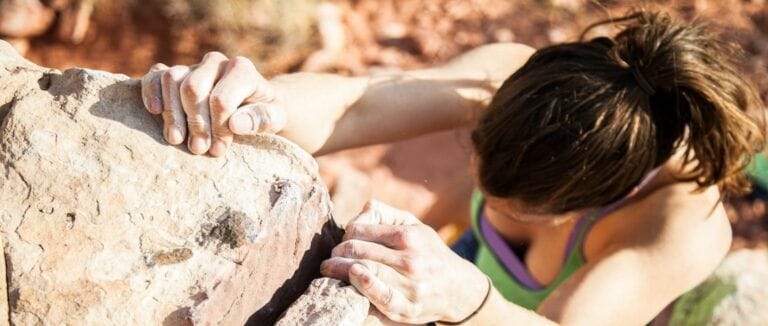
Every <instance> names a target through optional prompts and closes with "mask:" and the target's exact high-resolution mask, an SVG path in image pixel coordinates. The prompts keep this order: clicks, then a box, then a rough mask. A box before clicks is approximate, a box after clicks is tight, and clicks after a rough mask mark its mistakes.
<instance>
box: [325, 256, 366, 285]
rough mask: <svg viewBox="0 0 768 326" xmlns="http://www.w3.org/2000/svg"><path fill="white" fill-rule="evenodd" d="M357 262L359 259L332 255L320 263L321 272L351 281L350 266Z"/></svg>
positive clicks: (327, 275)
mask: <svg viewBox="0 0 768 326" xmlns="http://www.w3.org/2000/svg"><path fill="white" fill-rule="evenodd" d="M357 262H358V260H357V259H351V258H344V257H331V258H328V259H326V260H325V261H323V262H322V263H321V264H320V274H322V275H323V276H325V277H330V278H335V279H337V280H342V281H344V282H347V283H349V268H350V267H352V265H354V264H355V263H357Z"/></svg>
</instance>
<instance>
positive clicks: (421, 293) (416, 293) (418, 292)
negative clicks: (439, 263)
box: [412, 282, 428, 302]
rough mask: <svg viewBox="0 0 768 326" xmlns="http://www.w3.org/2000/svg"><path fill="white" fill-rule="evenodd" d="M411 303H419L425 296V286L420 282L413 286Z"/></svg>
mask: <svg viewBox="0 0 768 326" xmlns="http://www.w3.org/2000/svg"><path fill="white" fill-rule="evenodd" d="M412 291H413V293H412V294H413V299H414V300H413V301H416V302H420V301H421V300H422V299H424V298H426V297H427V296H428V295H427V292H428V290H427V285H426V284H424V283H422V282H417V283H416V284H414V285H413V289H412Z"/></svg>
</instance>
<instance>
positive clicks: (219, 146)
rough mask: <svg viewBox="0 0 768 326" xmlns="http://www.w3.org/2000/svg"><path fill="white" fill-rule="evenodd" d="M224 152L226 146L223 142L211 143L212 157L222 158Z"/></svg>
mask: <svg viewBox="0 0 768 326" xmlns="http://www.w3.org/2000/svg"><path fill="white" fill-rule="evenodd" d="M226 152H227V144H225V143H224V142H223V141H220V140H217V141H214V142H213V145H211V155H213V156H222V155H224V153H226Z"/></svg>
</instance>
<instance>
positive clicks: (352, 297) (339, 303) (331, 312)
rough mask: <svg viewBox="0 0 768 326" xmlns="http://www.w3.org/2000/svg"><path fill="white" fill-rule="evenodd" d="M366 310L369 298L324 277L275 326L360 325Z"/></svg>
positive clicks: (364, 317) (345, 285)
mask: <svg viewBox="0 0 768 326" xmlns="http://www.w3.org/2000/svg"><path fill="white" fill-rule="evenodd" d="M369 307H370V303H369V302H368V299H366V298H365V297H364V296H363V295H362V294H360V293H359V292H357V290H355V288H354V287H353V286H351V285H347V284H344V283H342V282H341V281H339V280H335V279H331V278H327V277H324V278H318V279H316V280H314V281H312V284H311V285H310V286H309V288H308V289H307V292H305V293H304V295H302V296H301V297H300V298H299V299H298V300H296V302H294V303H293V304H292V305H291V307H290V308H288V310H286V311H285V313H284V314H283V316H282V317H280V320H279V321H278V322H277V324H276V325H277V326H293V325H305V326H309V325H318V326H319V325H338V326H357V325H363V322H364V321H365V319H366V317H367V316H368V308H369Z"/></svg>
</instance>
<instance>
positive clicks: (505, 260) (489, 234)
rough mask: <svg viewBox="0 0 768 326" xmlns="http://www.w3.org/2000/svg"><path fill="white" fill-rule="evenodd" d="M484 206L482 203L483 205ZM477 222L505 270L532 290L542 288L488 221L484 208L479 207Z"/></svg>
mask: <svg viewBox="0 0 768 326" xmlns="http://www.w3.org/2000/svg"><path fill="white" fill-rule="evenodd" d="M483 206H484V205H483ZM478 223H479V224H480V232H481V233H482V234H483V238H485V242H486V243H487V244H488V247H490V249H491V251H492V252H493V253H494V254H496V257H497V258H498V259H499V260H500V262H501V264H502V265H504V267H505V268H506V269H507V271H508V272H509V273H510V274H511V275H512V276H513V277H514V278H515V279H517V280H518V281H519V282H520V284H522V285H524V286H525V287H527V288H529V289H532V290H541V289H544V286H542V285H541V284H540V283H539V282H538V281H536V280H535V279H534V278H533V277H532V276H531V274H530V273H529V272H528V268H526V267H525V265H524V264H523V262H522V261H520V258H519V257H517V255H515V253H514V252H513V251H512V249H511V248H509V245H507V242H506V241H504V239H503V238H502V237H501V235H500V234H499V233H498V232H496V229H494V228H493V226H491V224H490V223H488V220H487V218H486V216H485V210H484V209H482V208H481V210H480V216H478Z"/></svg>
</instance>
